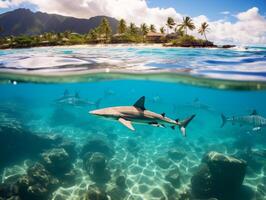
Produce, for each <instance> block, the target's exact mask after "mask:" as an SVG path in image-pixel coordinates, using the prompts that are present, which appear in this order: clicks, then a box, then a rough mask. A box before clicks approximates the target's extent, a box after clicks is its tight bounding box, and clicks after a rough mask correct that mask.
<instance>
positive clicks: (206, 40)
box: [203, 33, 208, 41]
mask: <svg viewBox="0 0 266 200" xmlns="http://www.w3.org/2000/svg"><path fill="white" fill-rule="evenodd" d="M203 34H204V37H205V40H206V41H208V40H207V37H206V33H203Z"/></svg>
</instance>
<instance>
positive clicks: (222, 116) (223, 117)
mask: <svg viewBox="0 0 266 200" xmlns="http://www.w3.org/2000/svg"><path fill="white" fill-rule="evenodd" d="M221 118H222V124H221V128H223V127H224V125H225V124H226V121H227V119H226V117H225V115H224V114H223V113H222V114H221Z"/></svg>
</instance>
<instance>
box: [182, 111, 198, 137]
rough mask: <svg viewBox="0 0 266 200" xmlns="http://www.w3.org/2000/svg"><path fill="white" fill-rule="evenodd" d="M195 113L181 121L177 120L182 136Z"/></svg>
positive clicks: (184, 134)
mask: <svg viewBox="0 0 266 200" xmlns="http://www.w3.org/2000/svg"><path fill="white" fill-rule="evenodd" d="M195 116H196V115H191V116H190V117H188V118H186V119H184V120H183V121H180V122H179V129H180V131H181V133H182V135H183V136H184V137H186V127H187V125H188V124H189V123H190V122H191V120H192V119H193V118H194V117H195Z"/></svg>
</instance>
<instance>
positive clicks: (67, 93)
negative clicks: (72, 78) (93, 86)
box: [64, 89, 69, 97]
mask: <svg viewBox="0 0 266 200" xmlns="http://www.w3.org/2000/svg"><path fill="white" fill-rule="evenodd" d="M68 95H69V92H68V89H65V91H64V97H66V96H68Z"/></svg>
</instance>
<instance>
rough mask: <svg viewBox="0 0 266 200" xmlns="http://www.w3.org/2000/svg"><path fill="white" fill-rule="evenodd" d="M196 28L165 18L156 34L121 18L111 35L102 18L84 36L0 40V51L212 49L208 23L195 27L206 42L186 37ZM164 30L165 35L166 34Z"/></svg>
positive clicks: (49, 35) (69, 34) (152, 27)
mask: <svg viewBox="0 0 266 200" xmlns="http://www.w3.org/2000/svg"><path fill="white" fill-rule="evenodd" d="M195 28H196V27H195V25H194V23H193V20H192V19H191V18H190V17H184V18H183V21H182V22H181V23H180V24H178V23H176V22H175V21H174V19H173V18H171V17H168V19H167V21H166V25H165V26H163V27H160V29H159V33H157V30H156V27H155V25H154V24H150V25H148V24H146V23H142V24H141V25H140V26H139V27H138V26H136V25H135V24H134V23H132V22H131V23H129V26H127V22H126V21H125V20H124V19H121V20H120V21H119V23H118V26H117V30H116V31H115V33H114V34H112V29H111V27H110V24H109V21H108V19H107V18H103V19H102V22H101V23H100V25H99V26H98V27H96V28H94V29H91V30H90V31H89V32H88V33H87V34H78V33H74V32H72V31H65V32H63V33H51V32H50V33H44V34H42V35H35V36H26V35H22V36H18V37H13V36H9V37H2V38H1V37H0V48H24V47H36V46H54V45H74V44H95V43H140V42H151V43H154V42H160V43H165V46H182V47H213V46H214V45H213V43H212V42H210V41H208V40H207V37H206V33H207V32H208V31H209V30H210V29H209V25H208V24H207V22H204V23H202V24H201V26H200V27H198V33H199V34H201V35H203V36H204V38H205V40H203V39H197V38H195V37H194V36H191V35H189V34H188V30H190V31H193V30H194V29H195ZM166 30H167V33H168V34H165V32H166ZM0 31H1V28H0ZM153 33H156V34H153Z"/></svg>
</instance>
